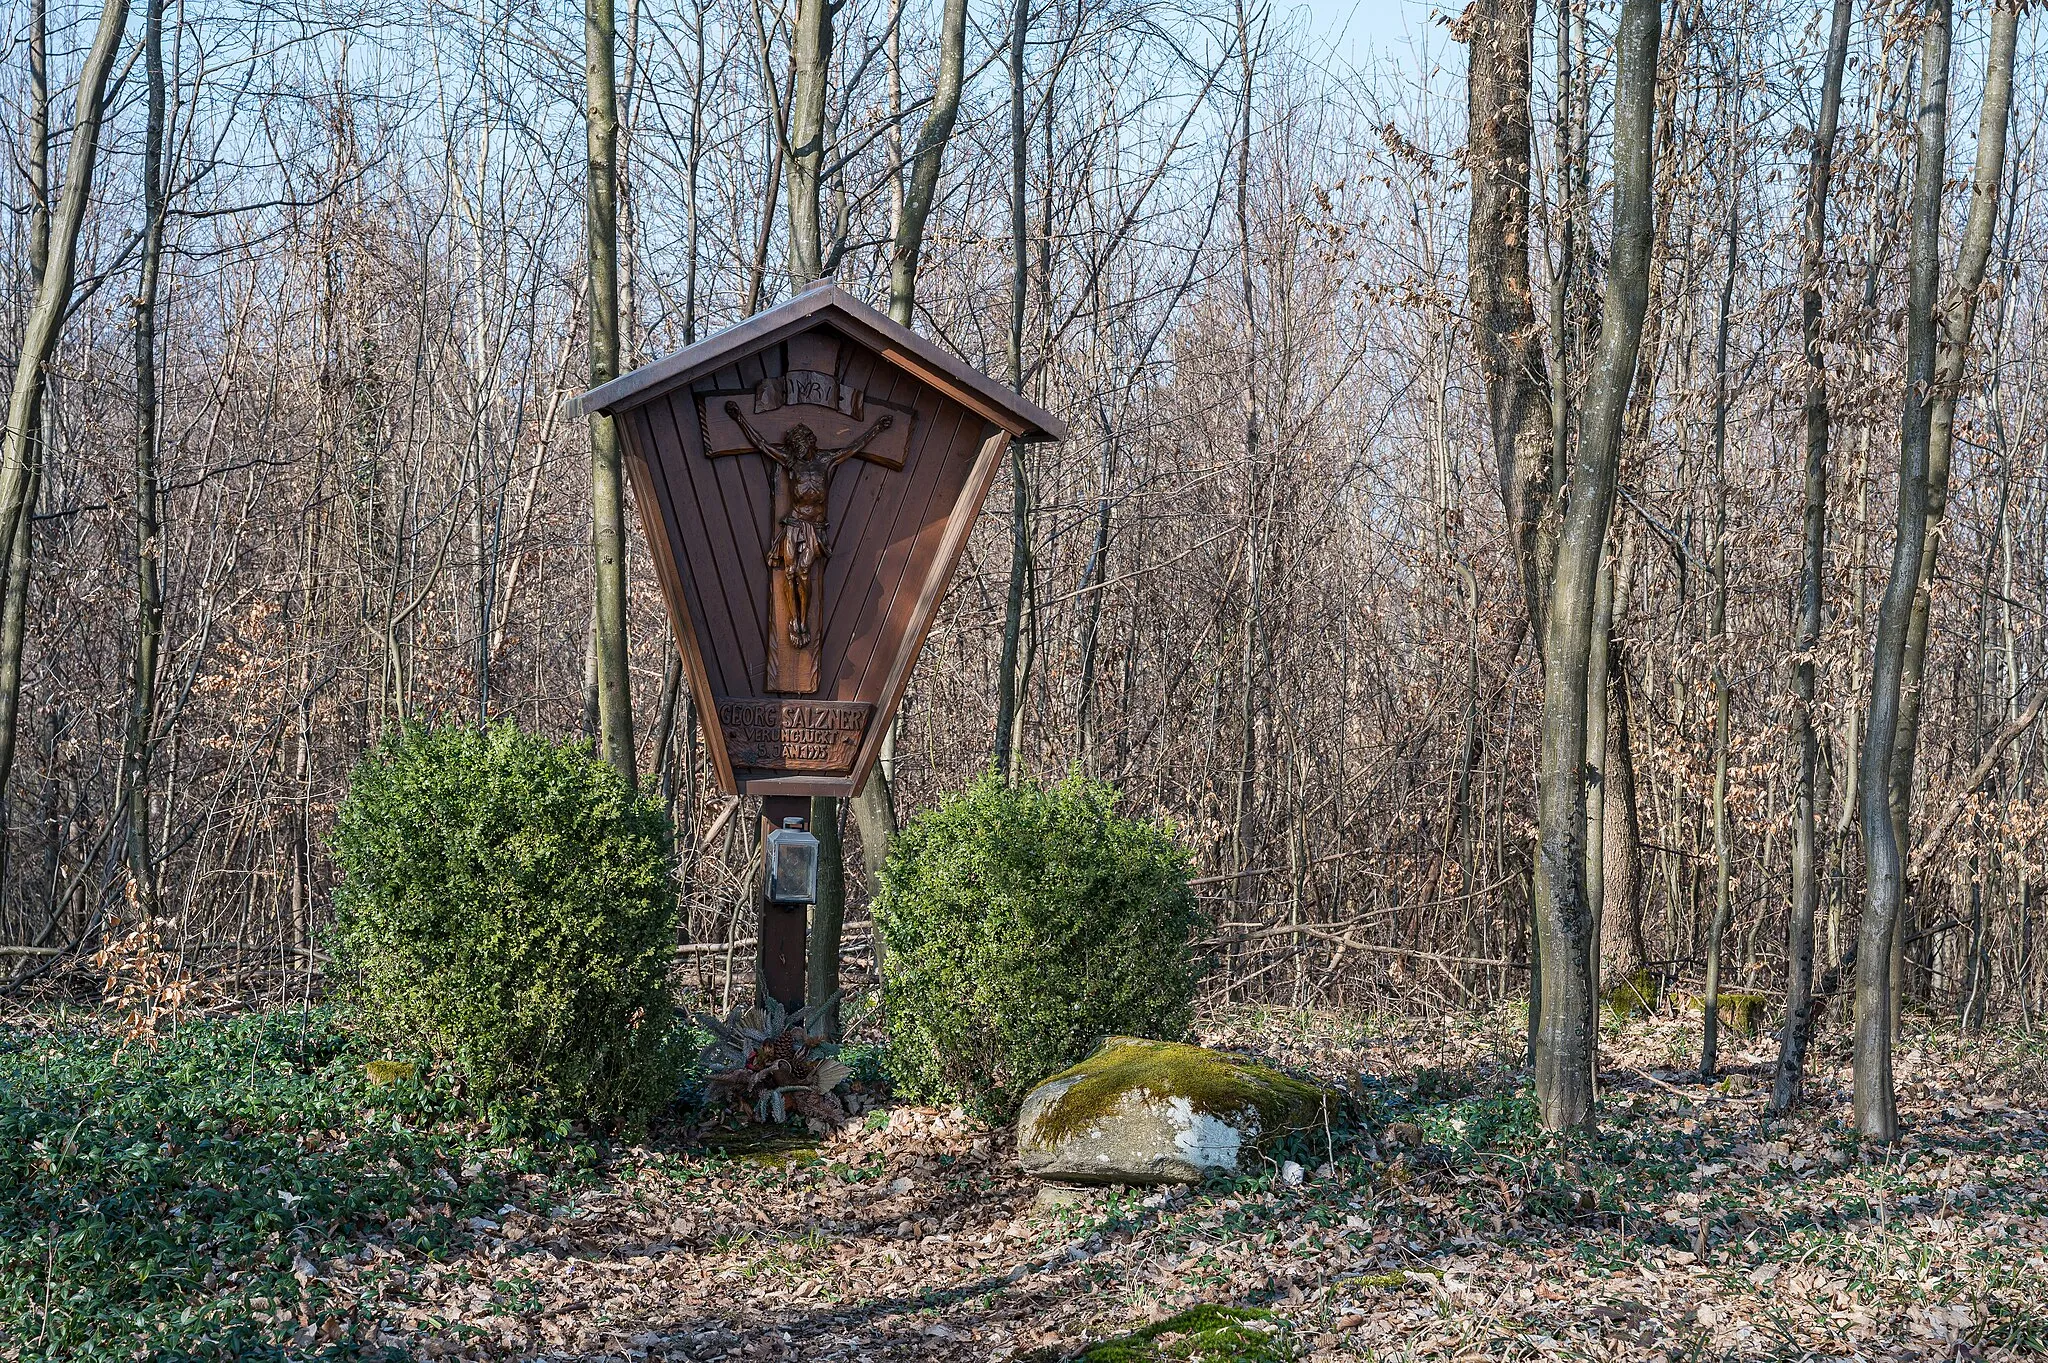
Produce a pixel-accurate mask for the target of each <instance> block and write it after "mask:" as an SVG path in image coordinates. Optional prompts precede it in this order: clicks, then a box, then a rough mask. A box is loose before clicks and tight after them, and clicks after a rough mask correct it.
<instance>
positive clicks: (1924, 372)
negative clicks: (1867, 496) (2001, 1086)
mask: <svg viewBox="0 0 2048 1363" xmlns="http://www.w3.org/2000/svg"><path fill="white" fill-rule="evenodd" d="M1949 28H1950V13H1949V0H1930V2H1929V4H1928V18H1927V22H1926V24H1925V25H1924V27H1923V29H1922V32H1921V50H1920V112H1919V116H1918V120H1917V121H1918V131H1917V165H1916V167H1915V170H1914V176H1913V198H1912V202H1911V206H1910V214H1911V246H1910V249H1909V253H1908V255H1909V262H1908V277H1909V281H1910V282H1909V288H1908V295H1907V303H1906V346H1905V351H1906V381H1905V394H1904V401H1903V403H1902V411H1901V414H1900V421H1899V507H1898V534H1897V538H1896V540H1895V541H1894V542H1893V545H1892V564H1891V574H1890V577H1889V578H1888V579H1887V581H1886V583H1885V590H1884V597H1883V600H1882V601H1881V602H1880V603H1879V605H1878V620H1877V639H1876V643H1875V646H1874V647H1873V649H1872V656H1871V667H1870V707H1869V717H1868V721H1867V723H1868V728H1867V730H1866V732H1865V736H1864V741H1863V759H1862V767H1863V771H1862V778H1861V780H1862V792H1861V794H1862V806H1863V808H1862V815H1863V855H1864V864H1865V880H1866V885H1865V891H1864V896H1865V898H1864V907H1863V923H1862V926H1861V928H1860V930H1859V931H1858V934H1857V953H1856V1037H1855V1043H1854V1065H1855V1073H1856V1081H1855V1096H1854V1108H1855V1118H1856V1129H1857V1130H1858V1131H1859V1132H1860V1133H1862V1135H1863V1136H1865V1137H1866V1138H1868V1139H1871V1140H1877V1141H1882V1142H1885V1143H1887V1144H1889V1143H1890V1142H1891V1141H1893V1140H1894V1139H1896V1138H1897V1136H1898V1133H1899V1113H1898V1103H1897V1099H1896V1096H1895V1094H1894V1092H1893V1088H1892V1012H1893V1009H1894V1007H1895V1006H1896V1004H1897V1000H1896V998H1895V997H1894V995H1893V991H1892V959H1891V958H1892V938H1893V935H1894V929H1895V928H1896V927H1897V924H1898V921H1899V908H1900V904H1901V902H1902V900H1903V897H1904V890H1905V885H1904V871H1905V868H1904V866H1903V865H1902V864H1901V863H1902V851H1903V849H1902V848H1901V846H1900V843H1899V830H1898V826H1897V825H1896V824H1895V823H1894V822H1893V818H1892V799H1891V791H1892V785H1891V772H1892V763H1893V757H1894V754H1895V752H1896V749H1897V743H1898V739H1899V736H1900V735H1899V707H1900V699H1901V696H1900V691H1901V688H1902V687H1903V685H1904V680H1905V678H1904V674H1905V666H1906V636H1907V633H1908V631H1909V629H1910V628H1911V624H1912V614H1913V597H1914V591H1915V587H1916V584H1917V581H1918V576H1919V568H1920V555H1921V550H1922V548H1923V545H1924V541H1925V538H1926V534H1927V462H1928V445H1929V439H1930V423H1931V422H1932V419H1933V415H1934V406H1933V402H1934V399H1933V393H1934V384H1935V379H1936V369H1935V308H1936V304H1937V300H1938V298H1939V295H1940V288H1941V183H1942V168H1943V163H1944V161H1945V160H1946V157H1947V153H1948V68H1949Z"/></svg>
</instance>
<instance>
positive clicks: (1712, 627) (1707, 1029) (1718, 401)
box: [1700, 102, 1742, 1079]
mask: <svg viewBox="0 0 2048 1363" xmlns="http://www.w3.org/2000/svg"><path fill="white" fill-rule="evenodd" d="M1736 107H1737V114H1736V117H1735V119H1734V123H1735V125H1736V126H1739V125H1740V123H1741V114H1740V108H1741V106H1740V103H1739V102H1738V104H1737V106H1736ZM1730 133H1731V136H1730V143H1729V147H1730V150H1729V155H1728V164H1729V172H1730V175H1731V176H1732V175H1733V173H1734V170H1735V153H1734V145H1735V144H1734V140H1733V129H1732V128H1731V130H1730ZM1740 202H1741V195H1740V193H1739V191H1738V187H1737V185H1736V183H1735V182H1734V180H1733V179H1732V178H1731V180H1730V182H1729V185H1728V271H1727V273H1726V275H1724V276H1723V277H1722V280H1721V309H1720V315H1719V317H1718V318H1717V319H1716V322H1715V326H1714V559H1713V573H1714V604H1713V611H1712V618H1711V622H1710V624H1709V626H1708V635H1709V639H1708V650H1709V652H1710V653H1711V654H1712V656H1713V660H1714V674H1713V675H1714V918H1713V921H1712V922H1711V923H1710V924H1709V925H1708V927H1707V987H1706V999H1705V1001H1704V1002H1703V1003H1702V1004H1701V1006H1700V1029H1701V1038H1700V1077H1701V1078H1703V1079H1711V1078H1713V1076H1714V1072H1715V1069H1716V1067H1717V1066H1718V1064H1719V1061H1720V1054H1719V1051H1720V1040H1721V939H1722V937H1723V936H1724V935H1725V934H1726V933H1727V931H1728V920H1729V916H1730V914H1731V912H1732V909H1733V906H1732V904H1731V903H1730V901H1729V896H1728V872H1729V863H1730V861H1731V860H1732V859H1733V856H1734V849H1733V848H1732V847H1731V846H1730V845H1729V833H1728V699H1729V698H1728V468H1727V461H1728V315H1729V310H1730V307H1731V305H1732V304H1733V302H1734V299H1735V267H1736V251H1737V249H1738V247H1739V246H1740V243H1741V235H1742V234H1741V215H1740V212H1739V209H1738V205H1739V204H1740Z"/></svg>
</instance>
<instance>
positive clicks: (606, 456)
mask: <svg viewBox="0 0 2048 1363" xmlns="http://www.w3.org/2000/svg"><path fill="white" fill-rule="evenodd" d="M617 44H618V34H617V30H616V25H615V23H614V16H613V10H612V0H585V4H584V11H583V78H584V101H585V102H584V120H585V125H586V130H587V132H588V145H589V167H588V172H587V189H586V196H587V197H586V199H585V203H586V210H585V212H586V217H585V224H584V231H585V238H586V243H587V245H586V252H585V259H586V261H587V266H588V275H589V280H590V386H591V387H593V388H595V387H597V386H598V385H599V384H602V383H608V382H610V381H611V380H612V379H614V378H616V377H618V373H619V339H620V338H619V227H618V185H619V160H618V150H619V97H618V86H617V72H618V58H617V55H616V48H617ZM589 428H590V510H591V549H592V553H593V556H594V560H595V565H596V567H595V576H596V594H595V600H596V613H595V616H594V621H593V624H592V626H591V629H592V646H591V648H592V654H593V656H594V658H595V660H596V664H597V666H596V674H597V710H598V733H599V745H600V748H601V750H602V751H603V753H604V756H605V760H607V761H608V762H610V763H611V764H612V765H613V766H614V767H616V768H618V771H619V774H620V775H621V776H623V777H625V778H626V783H627V784H628V785H635V784H638V776H637V773H636V772H635V762H636V754H635V752H634V750H633V694H632V676H631V670H632V669H631V664H630V663H629V662H628V660H627V650H626V488H625V465H624V463H623V460H622V456H621V453H620V447H619V433H618V429H617V427H616V426H615V425H614V424H613V422H612V419H611V418H610V417H609V416H606V415H604V414H603V413H601V412H594V413H592V414H591V415H590V417H589Z"/></svg>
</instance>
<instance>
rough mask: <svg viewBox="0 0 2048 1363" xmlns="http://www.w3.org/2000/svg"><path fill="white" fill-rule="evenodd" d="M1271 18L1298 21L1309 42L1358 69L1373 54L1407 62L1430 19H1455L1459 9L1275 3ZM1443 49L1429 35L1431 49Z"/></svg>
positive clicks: (1368, 2) (1392, 2)
mask: <svg viewBox="0 0 2048 1363" xmlns="http://www.w3.org/2000/svg"><path fill="white" fill-rule="evenodd" d="M1275 8H1276V11H1277V17H1286V18H1293V19H1296V20H1297V21H1302V20H1303V15H1302V12H1303V11H1306V12H1307V13H1306V16H1305V22H1306V25H1307V28H1308V31H1309V33H1310V35H1311V36H1312V37H1316V38H1321V39H1324V40H1326V41H1328V42H1329V43H1330V44H1331V45H1332V47H1333V48H1334V49H1335V52H1336V55H1337V56H1339V57H1342V58H1347V59H1349V60H1350V61H1351V62H1352V63H1354V64H1361V63H1363V62H1364V61H1365V59H1366V58H1367V57H1369V56H1370V55H1372V54H1373V53H1375V52H1377V53H1379V54H1380V55H1383V56H1387V57H1393V58H1396V59H1397V60H1401V61H1404V62H1407V63H1411V64H1412V63H1413V61H1414V59H1415V58H1414V52H1413V50H1412V48H1411V42H1412V41H1413V40H1414V39H1416V38H1419V37H1421V36H1422V35H1423V33H1424V32H1425V31H1426V30H1428V29H1429V28H1431V27H1433V25H1432V23H1431V18H1430V16H1431V15H1432V14H1435V13H1436V12H1438V11H1439V10H1441V11H1443V12H1445V13H1447V14H1451V15H1455V14H1457V13H1458V12H1459V11H1460V10H1461V9H1463V8H1464V6H1463V4H1462V3H1460V0H1299V3H1293V2H1292V0H1277V3H1276V5H1275ZM1443 45H1444V35H1443V34H1442V33H1441V32H1440V31H1439V32H1438V33H1436V34H1435V35H1433V41H1432V42H1431V44H1430V46H1431V47H1432V48H1441V47H1442V46H1443Z"/></svg>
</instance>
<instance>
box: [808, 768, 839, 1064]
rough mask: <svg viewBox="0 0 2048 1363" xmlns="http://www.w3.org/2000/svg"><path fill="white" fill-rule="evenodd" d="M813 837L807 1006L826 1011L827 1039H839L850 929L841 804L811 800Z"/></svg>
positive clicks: (826, 798) (818, 798)
mask: <svg viewBox="0 0 2048 1363" xmlns="http://www.w3.org/2000/svg"><path fill="white" fill-rule="evenodd" d="M810 824H811V836H812V837H814V838H816V839H817V840H818V898H817V902H816V903H814V904H812V905H811V930H810V937H809V941H808V943H807V948H808V950H807V957H808V959H807V961H806V965H805V970H804V1003H805V1004H806V1005H808V1006H809V1007H812V1008H818V1007H821V1006H823V1005H824V1004H825V1002H826V1001H827V1000H828V999H831V1000H834V1002H833V1003H832V1005H831V1007H830V1008H827V1009H826V1010H825V1035H826V1037H827V1038H828V1039H830V1040H833V1041H837V1040H838V1039H839V1004H838V1002H837V1001H836V996H837V995H838V993H839V946H840V939H841V937H842V935H843V929H844V928H845V926H846V923H845V918H846V861H845V853H844V852H843V851H842V850H841V848H840V845H839V801H838V800H837V799H834V798H832V797H830V796H818V795H814V796H812V797H811V818H810Z"/></svg>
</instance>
